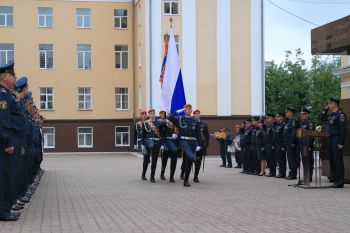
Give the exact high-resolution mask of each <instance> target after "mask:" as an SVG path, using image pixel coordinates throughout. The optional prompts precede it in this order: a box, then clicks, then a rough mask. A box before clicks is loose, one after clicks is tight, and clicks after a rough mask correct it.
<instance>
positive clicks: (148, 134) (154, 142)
mask: <svg viewBox="0 0 350 233" xmlns="http://www.w3.org/2000/svg"><path fill="white" fill-rule="evenodd" d="M148 117H149V119H148V120H146V121H145V123H144V130H143V134H142V145H143V147H144V148H143V150H146V154H145V155H144V161H143V171H142V179H143V180H146V179H147V178H146V171H147V167H148V163H149V162H150V157H152V164H151V177H150V180H151V182H152V183H155V182H156V181H155V179H154V175H155V173H156V168H157V160H158V154H159V150H160V147H161V145H162V141H161V140H162V138H161V135H160V131H159V128H160V127H162V126H163V124H164V122H165V121H162V120H156V116H155V110H154V109H153V108H152V109H150V110H148Z"/></svg>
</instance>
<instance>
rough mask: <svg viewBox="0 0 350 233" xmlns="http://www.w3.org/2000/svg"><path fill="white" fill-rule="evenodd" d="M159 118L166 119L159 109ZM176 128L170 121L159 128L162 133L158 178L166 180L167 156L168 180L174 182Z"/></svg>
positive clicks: (176, 143) (176, 147)
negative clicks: (161, 155)
mask: <svg viewBox="0 0 350 233" xmlns="http://www.w3.org/2000/svg"><path fill="white" fill-rule="evenodd" d="M159 117H160V119H164V120H165V119H166V111H164V110H161V111H160V112H159ZM177 134H178V129H177V127H176V126H175V125H174V124H173V123H172V122H170V121H168V122H167V123H166V124H164V125H163V127H162V128H161V135H162V139H163V142H162V145H163V158H162V171H161V173H160V179H161V180H166V178H165V176H164V173H165V169H166V166H167V163H168V159H169V157H170V158H171V161H170V178H169V182H171V183H174V182H175V179H174V174H175V170H176V165H177V158H178V154H179V149H178V148H179V141H178V135H177Z"/></svg>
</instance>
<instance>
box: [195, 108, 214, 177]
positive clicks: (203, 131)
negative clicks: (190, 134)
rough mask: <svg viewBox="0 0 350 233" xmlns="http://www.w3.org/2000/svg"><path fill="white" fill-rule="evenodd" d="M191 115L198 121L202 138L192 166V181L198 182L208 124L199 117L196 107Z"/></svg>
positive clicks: (205, 152) (207, 135)
mask: <svg viewBox="0 0 350 233" xmlns="http://www.w3.org/2000/svg"><path fill="white" fill-rule="evenodd" d="M193 117H194V119H196V120H197V121H198V122H199V129H200V135H201V139H202V147H201V149H200V150H199V151H197V152H196V156H197V157H199V159H198V160H197V161H196V162H195V164H194V165H195V168H194V178H193V182H195V183H198V182H199V180H198V174H199V170H200V168H201V163H202V160H203V157H204V158H205V156H206V155H207V149H208V146H209V139H210V138H209V130H208V124H207V122H205V121H203V120H201V119H200V117H201V112H200V111H199V110H198V109H196V110H194V112H193Z"/></svg>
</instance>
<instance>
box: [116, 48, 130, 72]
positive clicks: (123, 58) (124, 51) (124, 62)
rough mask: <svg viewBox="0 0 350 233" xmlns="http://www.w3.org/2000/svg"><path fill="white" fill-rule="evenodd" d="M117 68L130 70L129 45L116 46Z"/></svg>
mask: <svg viewBox="0 0 350 233" xmlns="http://www.w3.org/2000/svg"><path fill="white" fill-rule="evenodd" d="M114 52H115V68H117V69H127V68H128V57H129V56H128V46H127V45H115V46H114Z"/></svg>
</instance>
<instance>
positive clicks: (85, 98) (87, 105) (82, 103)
mask: <svg viewBox="0 0 350 233" xmlns="http://www.w3.org/2000/svg"><path fill="white" fill-rule="evenodd" d="M78 109H79V110H90V109H92V107H91V88H79V89H78Z"/></svg>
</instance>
